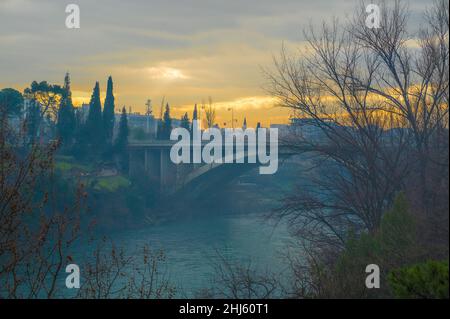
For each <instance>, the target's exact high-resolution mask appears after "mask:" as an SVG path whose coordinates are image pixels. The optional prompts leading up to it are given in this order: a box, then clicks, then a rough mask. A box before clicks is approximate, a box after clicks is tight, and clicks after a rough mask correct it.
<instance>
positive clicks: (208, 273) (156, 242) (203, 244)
mask: <svg viewBox="0 0 450 319" xmlns="http://www.w3.org/2000/svg"><path fill="white" fill-rule="evenodd" d="M113 240H114V241H115V242H118V243H120V245H121V246H123V247H124V249H125V251H133V250H134V249H136V247H141V246H142V245H144V244H148V245H149V246H150V247H152V248H153V249H162V250H164V252H165V255H166V264H165V267H166V271H167V275H168V277H169V279H170V281H171V282H172V283H174V284H175V285H176V287H177V291H178V297H192V296H194V295H195V294H196V293H197V292H198V291H199V290H201V289H204V288H208V287H209V286H210V284H211V280H213V279H214V264H215V263H216V262H217V260H218V254H220V255H222V256H223V257H224V258H226V259H227V261H231V262H237V263H245V264H246V263H248V262H251V264H252V265H255V266H257V268H258V269H260V270H270V271H273V272H277V273H279V272H281V271H283V270H284V269H283V268H284V267H285V266H284V265H285V263H284V262H283V251H285V249H286V247H287V245H288V244H289V240H290V236H289V235H288V231H287V228H286V226H285V225H278V226H276V227H275V226H274V225H273V224H270V223H269V222H268V221H267V220H265V219H264V218H262V216H261V214H238V215H223V214H221V215H215V214H209V215H203V214H202V216H198V217H197V218H189V219H179V220H177V221H173V222H170V223H166V224H163V225H157V226H151V227H148V228H142V229H139V230H133V231H126V232H121V233H117V234H115V235H114V236H113Z"/></svg>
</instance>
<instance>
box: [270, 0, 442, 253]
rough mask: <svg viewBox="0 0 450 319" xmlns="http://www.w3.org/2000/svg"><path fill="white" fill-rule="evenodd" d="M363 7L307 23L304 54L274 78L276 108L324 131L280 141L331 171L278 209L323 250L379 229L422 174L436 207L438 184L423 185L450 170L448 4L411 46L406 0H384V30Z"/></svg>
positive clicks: (431, 15) (426, 197) (281, 65)
mask: <svg viewBox="0 0 450 319" xmlns="http://www.w3.org/2000/svg"><path fill="white" fill-rule="evenodd" d="M364 8H365V6H364V5H363V6H362V7H361V9H362V10H358V12H357V14H356V16H355V18H354V20H353V21H351V22H350V23H348V24H347V25H344V26H341V25H340V24H339V23H338V21H337V20H334V21H333V23H332V24H331V25H330V24H325V23H324V24H323V26H322V29H321V32H320V33H317V32H316V31H315V30H314V28H312V27H310V28H309V29H308V30H306V31H305V33H304V34H305V37H306V39H307V43H308V49H307V50H306V51H305V52H304V53H303V55H301V56H300V57H293V56H290V55H289V54H288V53H287V52H286V50H285V49H284V48H283V50H282V52H281V56H280V58H278V59H275V72H268V73H267V74H268V77H269V80H270V87H269V92H270V93H271V94H272V95H274V96H275V97H277V98H278V100H279V104H280V105H281V106H282V107H287V108H290V109H291V110H293V114H294V116H296V117H299V118H306V119H308V124H309V125H312V126H314V127H315V128H316V129H317V130H318V131H319V132H320V133H321V138H318V139H317V138H316V139H310V138H308V137H305V136H304V135H303V134H302V133H301V132H302V128H301V127H300V128H294V129H293V134H291V135H290V137H289V138H287V139H286V140H284V141H283V142H284V143H286V144H287V145H289V146H291V147H293V148H294V149H298V150H299V152H302V151H308V152H312V153H313V154H315V155H317V157H318V159H320V161H321V162H320V163H321V164H326V166H322V167H325V168H324V169H323V171H321V174H322V176H321V177H320V178H318V179H317V180H315V188H314V190H313V191H308V190H298V192H297V193H296V194H294V195H292V196H291V197H289V198H287V200H286V204H285V206H284V207H283V208H282V209H281V210H280V211H278V217H282V218H288V219H289V220H290V221H291V223H292V224H293V225H295V226H297V227H296V230H297V232H298V234H299V235H302V236H304V237H306V238H308V239H309V240H316V241H317V243H318V244H320V243H321V242H325V243H327V244H328V243H330V242H333V243H334V245H338V246H339V245H341V244H342V243H344V242H345V239H346V234H348V233H349V231H351V230H354V231H357V232H358V231H361V230H368V231H375V230H376V229H377V227H378V225H379V223H380V219H381V215H382V213H383V212H384V211H386V210H387V209H388V208H389V207H390V206H391V204H392V201H393V199H394V196H395V194H396V193H397V192H398V191H399V190H401V189H404V188H405V184H406V183H407V178H410V177H409V176H410V175H411V174H412V173H414V172H415V171H416V170H418V172H419V176H420V178H421V181H422V185H423V188H422V195H423V196H422V198H423V201H422V203H423V209H424V210H425V209H426V210H431V211H432V210H433V206H432V205H430V198H432V196H431V197H430V195H431V194H430V192H433V189H434V188H435V187H436V185H438V184H439V183H440V181H439V180H437V181H436V180H435V181H433V182H430V181H426V179H427V178H426V176H427V174H428V169H429V166H430V165H431V164H430V162H433V163H436V164H435V165H438V166H439V165H441V166H442V165H444V166H448V144H447V145H445V139H444V138H441V136H442V134H443V133H444V132H446V131H447V129H448V124H447V123H448V121H447V119H448V14H445V13H443V12H447V11H448V10H445V9H446V8H447V9H448V3H447V2H446V1H439V2H437V3H436V4H435V7H434V8H433V9H432V10H430V11H429V12H428V14H427V21H428V25H429V27H427V28H425V29H424V30H422V31H421V32H420V40H419V48H415V47H411V37H410V35H409V34H408V33H407V26H406V21H407V17H408V10H407V9H406V7H405V6H403V5H402V4H401V2H399V1H397V2H395V3H394V4H393V5H392V6H389V5H387V4H386V3H383V4H382V14H381V16H382V17H381V21H382V26H381V28H380V29H370V28H368V27H366V25H365V18H366V15H365V10H364ZM438 136H439V137H438ZM431 148H441V149H443V150H444V151H443V152H440V151H435V152H432V151H431ZM445 149H446V151H445ZM432 153H436V154H441V155H439V156H438V157H437V158H435V159H431V158H430V154H432ZM415 159H417V163H418V164H415ZM446 160H447V162H446ZM444 175H445V174H444ZM430 183H432V184H430Z"/></svg>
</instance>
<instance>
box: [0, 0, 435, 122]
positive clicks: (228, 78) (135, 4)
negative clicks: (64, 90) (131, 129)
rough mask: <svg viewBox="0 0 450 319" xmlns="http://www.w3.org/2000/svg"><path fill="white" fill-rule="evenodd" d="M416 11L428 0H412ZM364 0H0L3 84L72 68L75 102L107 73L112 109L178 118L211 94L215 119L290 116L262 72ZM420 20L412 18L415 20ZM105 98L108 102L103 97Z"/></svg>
mask: <svg viewBox="0 0 450 319" xmlns="http://www.w3.org/2000/svg"><path fill="white" fill-rule="evenodd" d="M407 2H408V3H409V6H410V10H411V11H412V14H413V18H414V14H415V13H416V12H420V11H422V10H423V8H424V7H425V6H426V3H425V2H426V1H420V0H410V1H407ZM71 3H73V4H77V5H78V6H79V8H80V18H81V20H80V21H81V27H80V29H68V28H66V25H65V21H66V17H67V15H68V14H67V13H66V12H65V8H66V6H67V5H68V4H71ZM358 3H359V1H358V0H336V1H328V0H314V1H311V0H277V1H275V0H220V1H219V0H184V1H182V0H176V1H175V0H164V1H163V0H127V1H124V0H95V1H92V0H67V1H65V0H0V88H4V87H13V88H16V89H18V90H20V91H23V89H24V88H25V87H27V86H29V84H30V83H31V82H32V81H33V80H36V81H43V80H46V81H48V82H50V83H55V84H62V82H63V79H64V74H65V73H66V72H69V73H70V75H71V80H72V94H73V98H74V104H75V105H80V104H81V103H83V102H85V103H88V102H89V98H90V95H91V92H92V88H93V86H94V84H95V82H96V81H99V82H100V87H101V90H102V97H103V98H104V93H105V91H106V82H107V78H108V76H109V75H111V76H112V77H113V80H114V93H115V96H116V108H117V109H118V108H119V107H122V106H126V107H127V109H128V108H129V107H131V108H132V111H133V112H141V113H143V112H145V109H146V106H145V103H146V101H147V100H148V99H151V100H152V102H153V105H154V113H155V115H156V116H159V108H160V104H161V101H162V99H163V97H164V98H165V101H166V102H169V104H170V106H171V111H172V116H174V117H180V116H181V115H182V114H184V112H189V116H190V117H192V109H193V105H194V104H195V103H198V104H202V102H204V103H207V102H208V99H209V97H211V99H212V101H213V103H214V105H215V106H216V109H217V123H218V124H219V125H220V126H229V125H230V124H231V117H232V115H231V111H229V109H230V108H233V110H234V116H235V118H236V119H237V121H238V122H239V123H241V122H242V120H243V118H244V117H246V118H247V121H248V123H249V125H250V126H254V125H255V124H256V122H258V121H259V122H262V124H263V125H270V124H275V123H287V122H288V118H289V111H288V110H286V109H282V108H279V107H276V106H275V101H274V99H273V98H272V97H270V96H269V95H268V94H267V92H266V90H265V89H264V87H265V85H266V84H267V80H266V78H265V76H264V72H263V70H264V69H266V70H267V69H269V70H270V68H271V67H272V66H273V57H274V56H276V55H277V54H278V52H279V51H280V49H281V46H282V45H284V46H286V47H287V48H289V49H292V50H295V49H296V48H301V47H302V46H304V45H305V43H304V38H303V33H302V29H304V28H305V27H307V26H308V25H309V24H313V25H318V24H320V23H321V21H323V20H328V21H329V20H330V19H332V18H333V17H338V18H339V19H340V20H342V21H344V20H345V19H347V18H349V17H351V15H352V14H353V11H354V9H355V8H356V7H357V5H358ZM412 20H413V21H416V19H412ZM103 98H102V99H103Z"/></svg>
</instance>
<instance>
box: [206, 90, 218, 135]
mask: <svg viewBox="0 0 450 319" xmlns="http://www.w3.org/2000/svg"><path fill="white" fill-rule="evenodd" d="M208 101H209V103H208V106H207V107H205V124H206V128H212V127H214V124H215V122H216V108H215V107H214V105H213V102H212V99H211V97H209V99H208Z"/></svg>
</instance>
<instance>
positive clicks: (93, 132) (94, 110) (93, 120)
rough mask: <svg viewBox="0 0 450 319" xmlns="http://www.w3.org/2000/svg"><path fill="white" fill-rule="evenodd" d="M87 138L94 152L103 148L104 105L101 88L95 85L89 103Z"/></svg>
mask: <svg viewBox="0 0 450 319" xmlns="http://www.w3.org/2000/svg"><path fill="white" fill-rule="evenodd" d="M86 137H87V143H88V144H90V145H91V146H92V148H93V150H94V151H98V150H100V149H101V148H102V146H103V141H104V139H103V137H104V134H103V121H102V105H101V102H100V86H99V84H98V82H96V83H95V87H94V91H93V92H92V96H91V102H90V103H89V114H88V118H87V121H86Z"/></svg>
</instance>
